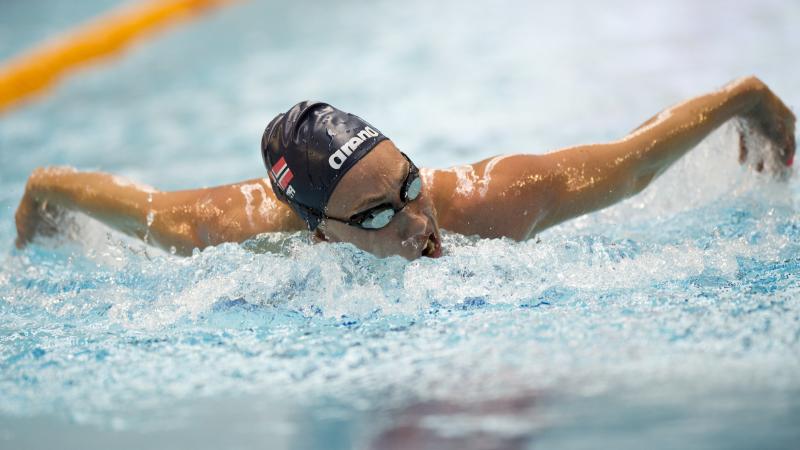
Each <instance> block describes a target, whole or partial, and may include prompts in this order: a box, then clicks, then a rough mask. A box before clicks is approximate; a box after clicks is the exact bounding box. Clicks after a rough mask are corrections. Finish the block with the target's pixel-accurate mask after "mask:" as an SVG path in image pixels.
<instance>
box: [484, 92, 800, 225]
mask: <svg viewBox="0 0 800 450" xmlns="http://www.w3.org/2000/svg"><path fill="white" fill-rule="evenodd" d="M734 117H740V118H742V119H744V120H745V121H746V122H747V123H748V124H749V125H750V126H751V127H752V128H754V129H756V130H757V131H758V132H760V133H762V134H763V135H765V136H766V137H767V138H769V139H770V140H771V141H772V142H774V143H775V144H776V146H777V147H778V148H779V149H780V152H781V154H780V155H778V157H779V158H780V165H781V166H782V167H784V168H785V167H786V166H788V165H790V164H791V162H792V159H793V157H794V151H795V141H794V123H795V117H794V115H793V114H792V112H791V111H790V110H789V108H787V107H786V106H785V105H784V104H783V102H782V101H781V100H780V99H779V98H778V97H777V96H776V95H775V94H773V93H772V91H770V90H769V88H768V87H767V86H766V85H765V84H764V83H763V82H762V81H761V80H759V79H758V78H755V77H746V78H742V79H739V80H736V81H734V82H732V83H729V84H728V85H726V86H725V87H723V88H722V89H720V90H718V91H715V92H712V93H710V94H706V95H702V96H699V97H695V98H692V99H690V100H688V101H685V102H683V103H680V104H678V105H676V106H673V107H671V108H669V109H666V110H665V111H663V112H661V113H660V114H658V115H657V116H655V117H653V118H652V119H650V120H649V121H647V122H645V123H644V124H643V125H642V126H640V127H639V128H637V129H636V130H634V131H633V132H632V133H631V134H629V135H628V136H626V137H625V138H623V139H621V140H619V141H616V142H611V143H606V144H595V145H584V146H578V147H572V148H568V149H564V150H560V151H557V152H553V153H549V154H544V155H513V156H507V157H498V158H494V159H491V160H487V161H482V162H480V163H477V164H475V165H473V167H474V170H475V172H476V173H478V174H479V175H480V179H481V182H483V183H484V184H485V185H486V186H487V189H486V190H485V191H486V192H485V194H486V195H485V197H486V198H485V199H481V200H480V201H475V202H473V203H475V204H480V205H481V208H482V210H483V211H484V212H489V211H494V212H493V215H494V216H496V219H494V220H493V221H491V222H487V223H488V224H489V225H487V224H483V226H482V227H479V228H478V230H479V231H482V232H481V233H479V234H482V235H488V236H507V237H512V238H515V239H524V238H527V237H530V236H531V235H533V234H535V233H536V232H538V231H541V230H543V229H545V228H548V227H550V226H553V225H556V224H558V223H561V222H563V221H565V220H569V219H572V218H574V217H577V216H580V215H582V214H586V213H589V212H592V211H596V210H599V209H602V208H605V207H607V206H610V205H612V204H614V203H617V202H619V201H620V200H623V199H625V198H628V197H630V196H633V195H635V194H636V193H638V192H640V191H642V190H643V189H644V188H645V187H646V186H647V185H648V184H649V183H650V182H651V181H652V180H653V179H655V178H656V177H658V176H659V175H660V174H661V173H663V172H664V171H665V170H666V169H667V168H668V167H669V166H670V165H672V164H673V163H674V162H675V161H677V160H678V159H679V158H680V157H681V156H683V155H684V154H686V152H688V151H689V150H691V149H692V148H693V147H694V146H695V145H696V144H698V143H699V142H700V141H701V140H702V139H703V138H705V137H706V136H707V135H708V134H709V133H711V132H712V131H713V130H714V129H716V128H717V127H719V126H720V125H722V124H723V123H725V122H726V121H727V120H729V119H732V118H734ZM741 151H742V152H744V151H746V149H745V148H744V147H742V149H741ZM741 157H742V155H740V161H741ZM757 168H758V167H757ZM709 169H710V170H713V168H709ZM487 227H491V228H487Z"/></svg>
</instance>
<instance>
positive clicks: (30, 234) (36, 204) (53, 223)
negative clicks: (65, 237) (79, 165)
mask: <svg viewBox="0 0 800 450" xmlns="http://www.w3.org/2000/svg"><path fill="white" fill-rule="evenodd" d="M64 170H69V169H64ZM44 174H45V169H41V168H39V169H36V170H34V171H33V173H32V174H31V176H30V177H29V178H28V183H27V184H26V185H25V193H24V194H23V196H22V200H21V201H20V202H19V206H18V207H17V212H16V214H15V216H14V219H15V222H16V225H17V239H16V241H15V244H16V246H17V248H23V247H25V246H26V245H27V244H29V243H30V242H31V241H32V240H33V239H34V238H35V237H36V236H37V235H40V236H51V235H53V234H55V233H56V232H57V231H58V226H57V224H58V219H59V217H60V216H61V215H62V214H63V210H62V209H61V208H59V207H57V206H56V205H54V204H53V203H50V202H48V201H47V199H43V198H41V197H40V196H39V192H38V189H37V186H38V184H39V182H40V181H41V179H42V177H43V176H44Z"/></svg>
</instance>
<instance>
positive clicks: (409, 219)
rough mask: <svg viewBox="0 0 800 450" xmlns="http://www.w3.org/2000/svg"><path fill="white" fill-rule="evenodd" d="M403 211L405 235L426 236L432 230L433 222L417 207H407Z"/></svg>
mask: <svg viewBox="0 0 800 450" xmlns="http://www.w3.org/2000/svg"><path fill="white" fill-rule="evenodd" d="M403 212H404V213H405V216H406V223H405V225H406V230H405V231H406V232H407V236H422V235H424V236H427V235H429V234H430V233H432V232H433V223H431V219H430V217H428V216H427V215H426V214H423V213H422V212H421V211H418V210H417V208H408V207H406V208H405V210H404V211H403Z"/></svg>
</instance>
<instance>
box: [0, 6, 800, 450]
mask: <svg viewBox="0 0 800 450" xmlns="http://www.w3.org/2000/svg"><path fill="white" fill-rule="evenodd" d="M62 3H64V2H59V3H56V4H59V5H60V4H62ZM112 3H113V2H109V1H94V0H93V1H89V2H81V7H80V8H78V9H70V8H67V7H66V6H63V7H61V9H59V8H58V7H56V8H54V9H53V10H52V11H48V10H47V8H45V7H44V6H43V3H42V2H25V3H22V2H16V3H15V2H11V3H8V2H4V3H2V4H0V17H3V19H2V20H0V35H3V36H7V35H10V36H14V39H10V40H3V46H2V47H0V51H2V55H10V54H13V53H15V52H17V51H20V50H21V49H22V48H25V47H27V46H29V45H31V44H32V42H35V40H37V39H39V37H40V36H48V35H50V34H51V33H54V32H57V31H59V30H63V29H65V27H67V26H68V24H69V23H70V21H68V20H66V19H64V18H63V17H62V18H58V17H61V16H60V15H59V12H58V11H60V10H69V11H71V12H70V14H72V15H73V16H70V17H73V20H82V19H83V18H85V17H90V16H92V15H94V14H96V13H99V12H101V11H103V10H105V9H106V8H108V7H109V5H111V4H112ZM642 3H643V2H622V1H614V2H606V3H603V4H600V3H598V4H591V5H590V4H587V3H585V2H559V3H558V4H557V5H556V4H548V5H538V6H531V5H528V4H527V2H516V1H507V2H500V3H497V2H487V3H474V2H469V3H463V2H436V3H435V4H431V3H430V2H422V1H420V2H413V1H412V2H410V3H409V2H405V3H399V2H372V3H370V4H369V5H365V4H362V3H357V2H336V3H330V2H310V1H309V2H295V3H293V4H292V5H291V6H284V5H278V4H272V3H270V2H263V1H254V2H249V3H244V4H241V5H238V6H234V7H231V8H228V9H224V10H221V11H219V12H217V13H215V14H213V15H211V16H209V17H206V18H204V19H202V20H200V21H197V22H194V23H192V24H190V25H188V26H184V27H181V28H178V29H175V30H172V31H169V32H167V33H164V34H161V35H160V36H159V37H158V38H157V39H154V40H150V41H147V42H144V43H142V44H140V45H138V46H136V47H135V48H134V49H132V50H131V51H129V52H127V53H126V54H125V55H124V56H123V57H120V58H116V59H114V60H113V61H111V62H109V63H107V64H103V65H99V66H94V67H92V68H91V69H87V70H85V71H82V72H80V73H79V74H77V75H76V76H73V77H70V78H68V79H67V80H66V81H65V82H64V83H62V84H61V85H59V86H58V88H57V89H55V90H53V91H52V92H51V93H49V94H48V95H47V96H45V97H43V98H41V99H39V100H37V101H35V102H32V103H30V104H28V105H26V106H25V107H24V108H21V109H18V110H15V111H13V112H11V113H9V114H5V115H3V116H0V252H1V253H2V256H0V448H15V449H16V448H54V447H55V446H58V447H59V448H109V447H110V446H114V447H115V448H145V447H147V446H150V447H164V446H168V447H171V448H220V447H226V448H235V447H253V446H264V445H265V443H268V445H267V446H268V447H269V448H353V447H356V448H459V449H460V448H531V447H541V448H597V447H598V446H600V447H609V448H640V447H641V446H642V443H646V445H647V446H648V447H652V448H792V447H796V445H797V442H800V431H799V429H798V427H797V425H796V424H797V423H800V376H798V375H799V374H800V182H798V179H797V177H796V176H793V177H792V178H790V179H789V180H788V182H778V181H775V180H772V179H770V178H769V177H768V176H763V175H756V174H754V173H751V172H749V171H748V170H745V169H743V168H741V167H739V166H738V164H737V163H736V161H735V159H736V145H737V140H736V139H737V138H736V135H735V131H734V130H733V129H732V128H731V127H728V126H726V127H723V128H722V129H720V130H719V131H717V132H715V133H714V134H713V135H712V136H710V137H709V138H708V139H706V140H705V141H704V142H703V143H701V144H700V145H699V146H698V148H697V149H695V150H694V151H693V152H692V153H691V154H690V155H689V156H688V157H687V158H685V159H684V160H682V161H680V162H679V163H678V164H677V165H676V166H675V168H674V169H672V170H670V171H669V172H668V173H666V174H665V175H664V176H663V177H662V178H660V179H659V180H657V182H656V183H655V184H654V185H652V186H651V187H649V188H648V189H647V190H646V191H645V192H644V193H642V194H641V195H640V196H638V197H636V198H634V199H631V200H629V201H627V202H625V203H623V204H620V205H618V206H615V207H613V208H610V209H607V210H605V211H602V212H600V213H597V214H593V215H591V216H587V217H584V218H581V219H578V220H575V221H572V222H570V223H567V224H564V225H562V226H560V227H557V228H554V229H552V230H549V231H547V232H545V233H543V234H542V235H541V236H539V237H538V238H537V239H536V240H532V241H528V242H523V243H515V242H511V241H508V240H477V239H474V238H470V237H464V236H459V235H455V234H446V235H445V246H446V250H445V257H443V258H442V259H439V260H435V261H434V260H419V261H414V262H411V263H408V262H406V261H404V260H400V259H398V258H389V259H384V260H379V259H375V258H373V257H372V256H370V255H367V254H364V253H362V252H360V251H358V250H356V249H355V248H354V247H352V246H349V245H343V244H342V245H339V244H337V245H325V244H323V245H311V244H309V243H308V240H307V237H306V236H304V235H302V234H291V235H272V236H262V237H260V238H258V239H256V240H254V241H252V242H249V243H247V244H245V245H233V244H228V245H222V246H219V247H216V248H210V249H207V250H205V251H203V252H196V253H195V254H194V255H193V256H192V257H190V258H179V257H175V256H172V255H169V254H167V253H164V252H161V251H158V250H155V249H152V248H148V247H146V246H144V245H142V244H141V243H139V242H136V241H134V240H131V239H128V238H126V237H123V236H121V235H119V234H117V233H115V232H112V231H110V230H108V229H106V228H104V227H103V226H101V225H99V224H97V223H95V222H92V221H90V220H88V219H86V218H84V217H72V218H69V219H67V220H66V221H65V223H64V224H63V227H64V229H65V231H64V233H63V235H62V236H59V237H56V238H54V239H46V240H45V239H43V240H41V241H39V242H37V243H36V244H35V245H32V246H30V247H28V248H26V249H24V250H22V251H18V250H16V249H14V248H13V244H12V242H13V238H14V235H15V229H14V225H13V213H14V209H15V208H16V205H17V202H18V200H19V198H20V196H21V194H22V189H23V187H24V182H25V179H26V177H27V174H28V173H30V171H31V170H32V169H33V168H34V167H36V166H40V165H53V164H69V165H72V166H76V167H78V168H80V169H87V170H88V169H94V170H104V171H110V172H114V173H118V174H122V175H125V176H128V177H130V178H133V179H136V180H138V181H141V182H145V183H148V184H151V185H154V186H157V187H159V188H162V189H180V188H190V187H196V186H201V185H214V184H222V183H229V182H234V181H237V180H241V179H245V178H253V177H258V176H262V175H263V172H262V168H261V162H260V155H259V153H258V147H257V145H258V144H257V143H258V140H259V139H260V135H261V131H262V130H263V126H264V125H265V123H266V122H267V121H268V119H270V118H271V117H272V116H273V115H274V114H275V113H277V112H279V111H283V110H285V109H287V108H288V107H289V106H291V105H292V104H293V103H295V102H296V101H298V100H300V99H304V98H315V99H324V100H326V101H329V102H331V103H333V104H335V105H337V106H339V107H341V108H343V109H345V110H350V111H354V112H356V113H358V114H359V115H362V116H363V117H365V118H367V119H368V120H370V121H371V122H373V123H375V124H376V125H378V126H380V127H381V130H382V131H384V132H385V133H386V134H387V135H389V136H391V137H392V138H393V139H394V141H395V142H396V143H397V144H398V146H399V147H400V148H401V149H403V150H405V151H406V152H407V153H408V154H409V155H410V156H411V157H412V158H414V159H415V160H416V161H417V162H418V163H419V164H420V165H422V166H428V167H447V166H450V165H454V164H459V163H462V162H467V161H476V160H479V159H482V158H485V157H488V156H492V155H495V154H499V153H506V152H533V153H540V152H544V151H547V150H549V149H553V148H558V147H561V146H567V145H573V144H577V143H586V142H596V141H602V140H608V139H615V138H618V137H620V136H622V135H624V133H626V132H627V131H629V130H630V129H632V128H634V127H635V126H637V125H638V124H639V123H641V122H642V121H644V120H645V119H646V118H647V117H649V116H650V115H651V114H653V113H655V112H657V111H658V110H659V109H661V108H663V107H665V106H667V105H669V104H671V103H675V102H677V101H680V100H682V99H684V98H686V97H688V96H691V95H695V94H699V93H701V92H703V91H706V90H710V89H713V88H715V87H717V86H719V85H721V84H722V83H724V82H725V81H727V80H730V79H732V78H736V77H738V76H740V75H743V74H749V73H755V74H757V75H759V76H760V77H761V78H762V79H764V80H765V81H766V82H767V83H768V84H769V85H770V86H771V87H772V88H773V89H774V90H775V91H776V92H777V93H779V94H780V95H781V96H782V98H784V100H785V101H786V103H787V104H789V105H790V106H792V107H794V108H796V107H797V105H800V85H798V84H797V83H796V73H795V72H796V71H795V70H793V69H794V68H796V65H797V55H798V54H800V31H798V28H797V26H796V24H797V23H800V7H798V6H797V5H795V4H793V3H791V4H790V3H789V2H779V1H772V2H770V1H767V2H756V1H751V2H747V1H745V2H737V3H736V6H735V7H734V6H731V5H730V4H729V3H728V2H722V1H710V2H702V3H701V4H698V3H697V2H691V1H688V0H687V1H679V2H669V3H666V2H664V3H663V4H658V3H652V2H651V3H650V4H642ZM64 5H66V3H64ZM6 13H8V14H6ZM12 13H13V17H14V20H13V21H12V20H10V19H7V17H11V15H12ZM21 23H23V24H26V25H25V26H23V25H21ZM18 30H28V31H25V32H24V33H23V32H22V31H19V32H18ZM317 31H322V32H323V33H322V34H319V33H317ZM34 38H36V39H34ZM264 249H268V250H271V252H268V253H262V252H261V251H263V250H264ZM43 430H46V431H47V432H43Z"/></svg>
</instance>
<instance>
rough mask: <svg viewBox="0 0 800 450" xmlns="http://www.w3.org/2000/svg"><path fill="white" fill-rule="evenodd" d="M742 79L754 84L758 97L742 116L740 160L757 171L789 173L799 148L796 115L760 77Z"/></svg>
mask: <svg viewBox="0 0 800 450" xmlns="http://www.w3.org/2000/svg"><path fill="white" fill-rule="evenodd" d="M742 82H744V83H749V84H751V85H752V86H754V89H755V90H757V92H758V93H759V100H758V101H757V102H756V103H755V105H754V106H753V107H751V108H750V109H749V110H747V111H745V112H744V113H742V114H740V116H739V118H740V127H739V162H740V163H741V164H748V165H750V166H751V167H753V169H755V170H756V171H758V172H762V171H764V170H766V171H767V172H770V173H776V174H781V175H787V174H788V173H789V170H790V169H789V167H791V165H792V163H793V162H794V153H795V150H796V142H795V135H794V133H795V121H796V118H795V115H794V114H793V113H792V111H791V110H790V109H789V108H788V107H787V106H786V105H785V104H784V103H783V101H781V99H780V98H779V97H778V96H777V95H775V93H774V92H772V91H771V90H770V89H769V87H767V85H766V84H764V82H762V81H761V80H759V79H758V78H756V77H748V78H746V79H744V80H742Z"/></svg>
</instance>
